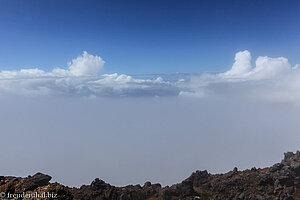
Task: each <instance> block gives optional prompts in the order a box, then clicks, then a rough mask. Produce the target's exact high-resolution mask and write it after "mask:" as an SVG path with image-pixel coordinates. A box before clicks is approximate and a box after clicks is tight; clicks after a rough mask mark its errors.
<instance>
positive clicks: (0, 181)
mask: <svg viewBox="0 0 300 200" xmlns="http://www.w3.org/2000/svg"><path fill="white" fill-rule="evenodd" d="M50 180H51V177H50V176H48V175H44V174H41V173H37V174H35V175H33V176H29V177H27V178H18V177H3V176H2V177H0V199H1V197H2V199H13V198H15V199H59V200H71V199H73V200H109V199H112V200H129V199H130V200H144V199H147V200H175V199H186V200H189V199H191V200H192V199H216V200H217V199H219V200H224V199H236V200H237V199H253V200H264V199H266V200H271V199H274V200H275V199H276V200H281V199H285V200H293V199H295V200H297V199H299V200H300V151H297V152H296V153H292V152H288V153H285V154H284V159H283V160H282V161H281V162H280V163H277V164H275V165H273V166H271V167H268V168H264V169H256V168H252V169H250V170H245V171H238V170H237V169H236V168H235V169H234V170H233V171H230V172H228V173H226V174H209V173H208V172H207V171H196V172H194V173H193V174H192V175H191V176H190V177H188V178H187V179H185V180H184V181H182V182H181V183H179V184H175V185H172V186H171V187H169V186H167V187H161V185H160V184H151V183H150V182H146V183H145V184H144V185H143V186H140V185H128V186H125V187H115V186H111V185H110V184H108V183H105V182H104V181H102V180H100V179H98V178H97V179H95V180H94V181H93V182H92V183H91V185H83V186H81V187H80V188H69V187H67V186H63V185H61V184H59V183H50V182H49V181H50ZM13 195H15V196H13ZM17 195H19V196H17ZM25 195H27V196H25ZM30 195H31V196H30ZM34 195H35V196H34ZM38 195H40V196H38ZM41 195H44V196H41Z"/></svg>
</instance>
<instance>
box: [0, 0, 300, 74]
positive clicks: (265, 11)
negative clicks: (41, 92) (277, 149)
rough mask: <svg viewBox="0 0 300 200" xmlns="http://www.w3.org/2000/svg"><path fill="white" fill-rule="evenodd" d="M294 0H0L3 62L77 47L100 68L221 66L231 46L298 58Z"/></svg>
mask: <svg viewBox="0 0 300 200" xmlns="http://www.w3.org/2000/svg"><path fill="white" fill-rule="evenodd" d="M299 8H300V2H299V1H292V0H289V1H274V0H273V1H271V0H265V1H260V0H259V1H256V0H252V1H233V0H232V1H193V0H191V1H183V0H182V1H179V0H174V1H166V0H165V1H164V0H163V1H162V0H160V1H156V0H153V1H130V0H129V1H115V0H99V1H93V0H90V1H73V0H72V1H71V0H70V1H66V0H63V1H54V0H53V1H47V0H45V1H38V0H35V1H33V0H30V1H24V0H18V1H12V0H1V1H0V25H1V28H0V69H1V70H3V69H8V70H12V69H21V68H32V67H39V68H40V69H43V70H46V71H48V70H51V69H52V68H54V67H67V63H68V62H69V61H71V60H72V59H73V58H75V57H77V56H78V55H80V54H81V53H82V51H84V50H85V51H87V52H88V53H90V54H94V55H99V56H101V57H102V58H103V59H104V60H105V61H106V64H105V67H104V68H103V70H102V73H114V72H117V73H126V74H148V73H150V74H152V73H176V72H183V73H193V72H197V73H199V72H220V71H225V70H228V69H229V68H230V67H231V65H232V63H233V58H234V54H235V53H236V52H238V51H241V50H245V49H248V50H249V51H251V52H252V56H253V57H254V58H255V57H257V56H259V55H262V56H263V55H267V56H270V57H278V56H284V57H287V58H288V59H289V61H290V63H291V64H292V65H293V64H296V63H297V62H299V59H298V52H299V50H300V28H299V27H300V21H299V18H300V13H299V12H298V11H299Z"/></svg>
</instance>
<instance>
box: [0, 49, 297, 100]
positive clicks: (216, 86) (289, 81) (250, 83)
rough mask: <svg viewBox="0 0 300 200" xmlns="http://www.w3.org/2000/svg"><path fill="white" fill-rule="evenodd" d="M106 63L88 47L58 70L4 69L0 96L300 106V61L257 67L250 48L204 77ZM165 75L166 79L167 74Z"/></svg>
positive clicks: (260, 62) (268, 61)
mask: <svg viewBox="0 0 300 200" xmlns="http://www.w3.org/2000/svg"><path fill="white" fill-rule="evenodd" d="M104 64H105V61H104V60H103V59H102V58H101V57H100V56H95V55H90V54H88V53H87V52H86V51H84V52H83V54H82V55H80V56H78V57H77V58H75V59H73V60H72V61H71V62H69V63H68V67H67V68H66V69H62V68H55V69H53V70H52V71H49V72H46V71H44V70H41V69H38V68H33V69H21V70H11V71H8V70H2V71H0V95H5V94H18V95H26V96H36V95H38V96H39V95H47V96H49V95H53V96H59V95H63V96H64V95H65V96H80V97H88V98H94V97H145V96H147V97H149V96H152V97H164V96H178V97H197V98H207V97H216V96H228V97H230V96H239V97H242V98H248V99H249V98H250V99H255V100H264V101H270V102H285V103H294V104H297V103H298V102H299V100H300V93H299V92H298V91H299V89H300V69H299V64H297V65H295V66H291V65H290V64H289V62H288V59H287V58H284V57H278V58H270V57H268V56H259V57H258V58H257V59H256V61H255V66H252V65H251V54H250V52H249V51H247V50H245V51H240V52H238V53H236V55H235V62H234V63H233V65H232V68H231V69H229V70H228V71H225V72H223V73H214V74H213V73H203V74H200V75H193V74H190V75H188V76H187V75H181V74H177V76H176V74H175V75H161V76H159V75H153V76H144V77H143V76H134V75H132V76H130V75H126V74H117V73H114V74H101V69H102V68H103V67H104ZM162 77H163V78H162Z"/></svg>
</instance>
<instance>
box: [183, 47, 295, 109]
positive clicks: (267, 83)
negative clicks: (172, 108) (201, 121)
mask: <svg viewBox="0 0 300 200" xmlns="http://www.w3.org/2000/svg"><path fill="white" fill-rule="evenodd" d="M298 66H299V65H298V64H297V65H295V66H294V67H292V66H291V64H290V63H289V62H288V59H287V58H284V57H278V58H270V57H268V56H259V57H258V58H257V59H256V61H255V66H254V67H252V65H251V54H250V52H249V51H247V50H245V51H241V52H238V53H236V56H235V62H234V64H233V65H232V67H231V69H229V70H228V71H226V72H224V73H218V74H202V75H200V76H194V77H192V78H191V81H190V82H189V83H186V85H185V86H184V89H183V90H182V91H181V92H180V96H193V97H212V96H213V97H220V96H223V97H224V96H226V97H228V98H231V97H239V98H240V97H242V98H247V99H249V98H250V99H256V100H257V99H259V100H265V101H269V102H270V101H271V102H286V103H291V102H292V103H296V104H299V103H298V102H299V100H300V95H299V91H300V81H299V80H300V70H299V69H298Z"/></svg>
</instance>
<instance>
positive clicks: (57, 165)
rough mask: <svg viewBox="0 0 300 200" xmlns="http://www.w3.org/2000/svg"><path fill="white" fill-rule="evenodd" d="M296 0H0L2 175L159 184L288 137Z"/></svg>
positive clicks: (297, 79)
mask: <svg viewBox="0 0 300 200" xmlns="http://www.w3.org/2000/svg"><path fill="white" fill-rule="evenodd" d="M299 6H300V3H299V1H292V0H290V1H269V0H265V1H256V0H251V1H193V0H191V1H166V0H164V1H126V2H125V1H114V0H110V1H100V0H99V1H92V0H89V1H67V0H61V1H54V0H53V1H47V0H45V1H33V0H29V1H23V0H9V1H8V0H0V26H1V28H0V110H1V112H0V136H1V141H4V142H2V145H1V147H0V151H1V152H2V153H3V155H4V157H3V159H4V160H5V162H2V161H1V166H0V173H1V175H10V176H27V175H33V174H35V173H36V172H38V171H39V172H43V173H47V174H49V175H51V176H52V177H53V181H58V182H60V183H63V184H66V185H68V186H80V185H82V184H89V183H91V181H92V180H93V179H94V178H96V177H99V178H101V179H103V180H104V181H106V182H109V183H111V184H113V185H117V186H120V185H128V184H143V183H144V182H146V181H152V182H160V183H162V184H163V185H171V184H174V183H178V182H180V181H182V180H183V179H184V178H186V177H188V176H189V175H190V174H191V173H192V172H193V171H195V170H208V171H209V172H210V173H224V172H226V171H229V170H231V169H233V168H234V167H238V168H239V169H246V168H251V167H253V166H256V167H266V166H270V165H272V164H274V163H276V162H280V160H281V159H282V155H283V153H284V152H286V151H296V150H299V148H300V147H299V142H298V141H299V139H300V138H299V128H300V127H299V126H300V123H299V117H298V116H299V115H300V92H299V91H300V68H299V64H300V60H299V56H298V52H299V48H300V45H299V41H300V40H299V37H300V36H299V35H300V34H299V23H300V22H299V20H297V19H299V17H300V16H299V15H300V14H299V12H298V10H299Z"/></svg>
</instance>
